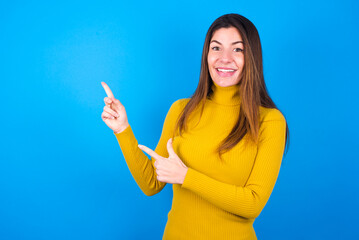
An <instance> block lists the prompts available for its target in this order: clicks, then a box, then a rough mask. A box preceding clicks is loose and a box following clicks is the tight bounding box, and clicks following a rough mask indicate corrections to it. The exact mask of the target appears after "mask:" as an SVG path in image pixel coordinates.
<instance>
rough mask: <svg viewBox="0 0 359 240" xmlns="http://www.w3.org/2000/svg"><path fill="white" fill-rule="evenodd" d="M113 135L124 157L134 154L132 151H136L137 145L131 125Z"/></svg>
mask: <svg viewBox="0 0 359 240" xmlns="http://www.w3.org/2000/svg"><path fill="white" fill-rule="evenodd" d="M113 134H114V135H115V136H116V138H117V141H118V144H119V145H120V147H121V150H122V152H123V153H124V155H125V156H126V153H130V152H135V151H134V150H137V148H138V143H137V139H136V137H135V135H134V133H133V131H132V128H131V125H128V126H127V127H126V129H125V130H123V131H122V132H120V133H113Z"/></svg>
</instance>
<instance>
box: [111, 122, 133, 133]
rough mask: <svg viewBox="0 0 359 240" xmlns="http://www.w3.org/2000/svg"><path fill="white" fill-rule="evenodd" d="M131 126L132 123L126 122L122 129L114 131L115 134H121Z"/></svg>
mask: <svg viewBox="0 0 359 240" xmlns="http://www.w3.org/2000/svg"><path fill="white" fill-rule="evenodd" d="M128 126H130V124H128V123H127V124H126V126H124V127H122V128H121V129H120V130H117V131H113V133H114V134H119V133H122V132H123V131H125V130H126V129H127V127H128Z"/></svg>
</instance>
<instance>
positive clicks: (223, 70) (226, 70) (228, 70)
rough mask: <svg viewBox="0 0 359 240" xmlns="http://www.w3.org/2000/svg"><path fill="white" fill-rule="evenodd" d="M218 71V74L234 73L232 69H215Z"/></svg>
mask: <svg viewBox="0 0 359 240" xmlns="http://www.w3.org/2000/svg"><path fill="white" fill-rule="evenodd" d="M217 70H218V71H220V72H234V70H233V69H221V68H217Z"/></svg>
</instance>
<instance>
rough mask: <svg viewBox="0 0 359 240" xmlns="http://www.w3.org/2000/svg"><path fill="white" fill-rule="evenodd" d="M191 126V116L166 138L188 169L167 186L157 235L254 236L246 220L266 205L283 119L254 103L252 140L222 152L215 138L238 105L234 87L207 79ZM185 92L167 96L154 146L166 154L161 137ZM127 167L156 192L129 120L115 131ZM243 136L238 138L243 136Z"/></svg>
mask: <svg viewBox="0 0 359 240" xmlns="http://www.w3.org/2000/svg"><path fill="white" fill-rule="evenodd" d="M212 90H213V93H212V95H211V96H210V97H209V98H208V99H207V101H206V103H205V107H204V111H203V115H202V118H201V120H200V122H199V124H198V125H196V124H197V122H198V119H199V115H200V110H197V111H195V112H194V113H193V115H191V118H190V121H189V124H188V127H189V128H188V131H187V132H185V133H183V134H182V136H181V137H180V136H176V137H175V138H174V139H173V144H172V145H173V149H174V151H175V152H176V154H177V155H178V156H179V158H180V159H181V160H182V161H183V163H184V164H185V165H186V166H187V167H188V172H187V175H186V177H185V179H184V182H183V184H182V185H179V184H173V202H172V208H171V210H170V212H169V213H168V221H167V224H166V228H165V230H164V235H163V239H169V240H173V239H184V240H189V239H191V240H192V239H193V240H195V239H206V240H209V239H226V240H230V239H257V238H256V234H255V231H254V229H253V222H254V219H255V218H256V217H258V215H259V214H260V212H261V211H262V209H263V207H264V206H265V204H266V203H267V201H268V199H269V196H270V194H271V192H272V190H273V187H274V185H275V182H276V180H277V176H278V173H279V169H280V165H281V161H282V156H283V152H284V147H285V134H286V121H285V118H284V116H283V115H282V114H281V112H280V111H279V110H277V109H269V108H264V107H260V123H261V125H260V138H259V142H258V144H257V145H256V144H254V143H247V144H245V143H244V142H245V141H244V140H245V139H242V141H240V142H239V143H238V144H237V145H236V146H235V147H234V148H232V149H231V150H230V151H228V152H226V153H224V154H223V155H222V158H223V160H224V161H223V162H221V161H220V159H219V157H218V154H217V153H216V152H215V149H216V147H217V146H218V144H219V143H220V142H221V140H223V139H224V138H225V137H226V136H227V135H228V134H229V132H230V131H231V129H232V127H233V125H234V124H235V122H236V120H237V116H238V112H239V108H240V102H241V100H240V96H239V94H238V91H237V86H230V87H221V86H218V85H217V84H214V85H212ZM188 101H189V98H186V99H179V100H177V101H175V102H174V103H173V104H172V106H171V108H170V110H169V111H168V113H167V116H166V119H165V121H164V125H163V130H162V134H161V137H160V140H159V142H158V145H157V147H156V149H155V152H156V153H158V154H159V155H161V156H163V157H168V152H167V146H166V144H167V141H168V139H169V138H171V137H172V132H173V130H174V126H175V121H176V120H177V117H178V116H179V114H180V113H181V110H182V109H183V108H184V107H185V105H186V104H187V103H188ZM115 136H116V138H117V140H118V143H119V145H120V147H121V150H122V153H123V155H124V158H125V160H126V162H127V165H128V167H129V169H130V171H131V173H132V175H133V177H134V179H135V180H136V182H137V184H138V185H139V187H140V188H141V189H142V191H143V192H144V193H145V194H146V195H148V196H151V195H154V194H156V193H158V192H160V191H161V190H162V189H163V187H164V186H165V185H166V183H162V182H159V181H158V180H157V178H156V171H155V167H154V166H153V162H154V161H150V160H149V159H148V158H147V156H146V155H145V154H144V153H143V152H142V150H141V149H139V148H138V142H137V140H136V138H135V136H134V134H133V131H132V129H131V126H128V127H127V128H126V129H125V130H124V131H123V132H121V133H118V134H115ZM248 137H249V136H248V134H247V135H246V136H245V137H244V138H248Z"/></svg>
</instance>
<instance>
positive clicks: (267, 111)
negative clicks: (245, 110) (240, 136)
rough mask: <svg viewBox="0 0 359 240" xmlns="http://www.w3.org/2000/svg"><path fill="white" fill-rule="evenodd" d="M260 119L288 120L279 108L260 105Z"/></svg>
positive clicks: (262, 120)
mask: <svg viewBox="0 0 359 240" xmlns="http://www.w3.org/2000/svg"><path fill="white" fill-rule="evenodd" d="M259 115H260V121H261V122H264V121H284V122H285V121H286V120H285V117H284V115H283V114H282V112H281V111H279V110H278V109H277V108H267V107H262V106H260V107H259Z"/></svg>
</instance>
